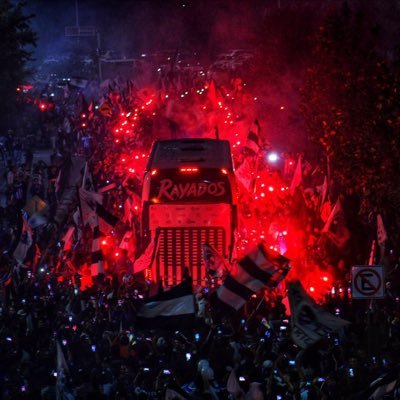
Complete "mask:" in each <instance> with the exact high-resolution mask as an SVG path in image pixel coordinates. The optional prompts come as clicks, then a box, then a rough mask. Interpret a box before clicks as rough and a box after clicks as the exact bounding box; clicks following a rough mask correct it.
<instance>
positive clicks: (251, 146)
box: [244, 118, 261, 154]
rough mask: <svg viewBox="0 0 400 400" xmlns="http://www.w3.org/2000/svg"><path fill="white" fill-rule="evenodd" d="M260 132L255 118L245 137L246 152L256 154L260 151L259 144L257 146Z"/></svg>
mask: <svg viewBox="0 0 400 400" xmlns="http://www.w3.org/2000/svg"><path fill="white" fill-rule="evenodd" d="M260 131H261V127H260V124H259V122H258V120H257V118H256V119H255V120H254V122H253V123H252V125H251V127H250V131H249V133H248V135H247V139H246V143H245V145H244V147H246V148H247V149H248V150H250V151H251V152H253V153H255V154H257V153H258V152H259V151H260V144H259V139H260Z"/></svg>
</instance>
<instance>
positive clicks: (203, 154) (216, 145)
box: [147, 139, 233, 171]
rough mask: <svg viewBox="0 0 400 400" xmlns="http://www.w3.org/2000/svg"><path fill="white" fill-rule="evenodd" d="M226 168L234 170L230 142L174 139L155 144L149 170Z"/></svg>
mask: <svg viewBox="0 0 400 400" xmlns="http://www.w3.org/2000/svg"><path fill="white" fill-rule="evenodd" d="M189 165H190V166H202V167H206V168H226V169H229V170H233V164H232V156H231V149H230V145H229V141H228V140H216V139H174V140H158V141H156V142H154V143H153V147H152V149H151V153H150V158H149V162H148V164H147V170H148V171H149V170H150V169H152V168H179V167H182V166H189Z"/></svg>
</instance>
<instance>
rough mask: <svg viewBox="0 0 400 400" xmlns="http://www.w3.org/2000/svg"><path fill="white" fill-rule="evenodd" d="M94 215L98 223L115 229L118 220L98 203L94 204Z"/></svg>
mask: <svg viewBox="0 0 400 400" xmlns="http://www.w3.org/2000/svg"><path fill="white" fill-rule="evenodd" d="M96 214H97V216H98V217H99V218H100V223H101V222H102V221H104V222H105V223H106V224H107V225H109V226H110V227H111V228H115V227H116V225H117V224H118V222H119V218H118V217H116V216H115V215H114V214H111V213H110V212H109V211H107V210H106V209H105V208H104V207H103V206H102V205H101V204H100V203H96Z"/></svg>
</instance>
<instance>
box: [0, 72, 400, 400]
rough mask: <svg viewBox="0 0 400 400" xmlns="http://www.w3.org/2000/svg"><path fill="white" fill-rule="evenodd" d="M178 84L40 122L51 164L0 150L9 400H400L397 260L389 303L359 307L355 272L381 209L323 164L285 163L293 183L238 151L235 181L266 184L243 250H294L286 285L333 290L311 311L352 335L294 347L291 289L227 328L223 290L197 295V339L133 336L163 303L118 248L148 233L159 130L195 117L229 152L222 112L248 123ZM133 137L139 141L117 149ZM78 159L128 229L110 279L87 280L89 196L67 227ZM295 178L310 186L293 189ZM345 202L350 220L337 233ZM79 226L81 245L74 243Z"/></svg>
mask: <svg viewBox="0 0 400 400" xmlns="http://www.w3.org/2000/svg"><path fill="white" fill-rule="evenodd" d="M167 83H168V85H167V84H166V83H165V82H164V84H162V85H160V88H161V89H160V90H159V91H158V92H155V91H154V90H152V89H142V90H137V88H136V89H134V88H133V84H132V82H127V83H126V87H124V88H123V89H121V86H122V85H121V84H120V85H118V84H116V83H115V84H114V85H111V86H110V87H109V88H108V91H106V92H107V93H103V98H102V99H99V106H98V108H96V107H95V104H94V102H92V103H91V104H87V103H85V101H84V97H83V95H82V93H78V92H77V93H76V95H75V97H74V99H73V100H71V99H70V98H68V99H66V98H63V99H60V104H57V107H55V109H54V110H52V111H51V113H49V114H46V116H45V117H44V116H43V114H39V115H40V118H39V121H40V122H39V123H38V126H39V128H38V129H37V132H38V133H37V135H38V136H39V137H45V138H47V140H48V142H47V148H48V149H49V153H50V154H51V157H49V160H48V163H46V162H44V161H43V160H38V161H35V159H34V154H33V150H34V148H35V146H34V143H28V141H25V138H24V137H23V135H22V134H13V133H12V132H8V133H7V135H6V136H5V138H4V140H3V141H2V142H1V143H2V154H4V159H5V160H6V162H5V168H4V179H5V182H6V184H5V186H4V187H3V190H4V195H5V196H4V198H5V201H4V202H3V207H2V209H1V212H2V216H1V217H2V218H1V220H2V236H1V244H0V250H1V253H2V254H1V266H2V270H1V316H0V320H1V324H0V326H1V330H0V341H1V353H2V354H1V357H0V398H4V399H24V398H26V399H53V398H59V399H102V398H104V399H129V400H130V399H163V398H165V399H175V398H176V399H180V398H183V399H185V398H193V399H208V398H211V399H221V400H222V399H276V400H278V399H310V400H311V399H324V400H325V399H360V400H361V399H368V398H370V396H375V397H371V398H373V399H379V398H388V399H396V398H400V389H399V388H398V386H399V385H398V380H399V372H400V370H399V361H400V360H399V356H398V354H400V353H399V351H398V350H399V345H400V319H399V317H400V316H399V302H400V292H399V288H398V282H400V280H399V279H398V276H397V274H398V271H399V270H400V265H399V263H398V258H397V255H396V252H395V250H393V251H392V250H390V249H389V248H388V249H386V251H384V252H382V256H381V257H379V258H380V260H381V261H382V262H384V265H385V268H386V272H387V276H388V277H390V279H388V282H387V285H386V291H385V298H384V299H381V300H374V301H371V302H366V301H364V300H353V299H352V298H351V291H350V277H349V273H350V266H351V265H352V264H355V263H365V260H366V259H367V258H368V257H369V256H370V254H369V253H370V245H371V242H373V240H374V238H375V236H374V235H375V230H376V222H375V217H376V214H377V210H363V209H362V198H360V195H359V194H358V193H355V192H351V191H344V190H343V189H342V188H340V186H339V185H337V183H335V182H334V181H333V180H329V182H327V184H326V187H325V186H324V176H325V175H326V174H325V173H324V170H325V169H324V167H322V165H323V164H322V162H321V161H320V160H315V159H309V160H308V159H307V157H306V156H305V155H303V156H302V157H297V156H296V157H294V156H287V157H285V165H284V166H283V167H282V168H272V167H271V166H270V165H268V164H267V163H266V162H264V160H265V157H264V156H262V157H259V156H257V155H256V156H255V155H254V154H252V153H250V152H249V150H248V149H245V148H244V147H243V146H242V147H239V146H237V147H235V148H232V150H233V157H234V161H235V165H236V168H237V169H239V168H240V166H241V165H243V164H244V163H246V162H247V163H249V165H250V163H254V165H253V167H254V168H257V173H258V178H257V180H256V181H255V182H253V183H252V184H251V185H249V186H247V187H245V186H246V185H245V184H244V183H243V182H240V184H241V185H242V186H243V187H241V189H240V201H239V204H240V208H239V214H240V221H241V222H240V226H239V232H238V243H239V244H238V249H239V250H240V249H241V248H242V247H243V249H244V251H245V250H246V249H247V248H246V246H245V244H249V245H251V244H252V243H255V242H256V241H258V240H259V238H260V237H261V235H262V236H265V237H266V238H268V239H269V240H270V243H271V246H275V247H277V248H278V250H280V251H283V249H284V247H285V251H286V248H287V255H288V257H289V258H290V259H291V260H292V264H293V266H292V271H291V272H289V275H288V277H291V278H292V279H293V278H299V277H301V278H302V282H303V284H304V286H305V287H306V286H307V287H309V288H311V286H315V285H314V283H315V282H320V281H321V280H320V277H322V276H324V277H325V276H327V280H326V281H324V283H323V284H320V285H319V288H317V287H315V288H314V289H319V290H317V291H318V293H315V296H314V297H315V298H316V300H317V301H318V302H319V303H320V304H321V305H322V306H323V307H324V308H325V309H327V310H329V311H330V312H331V313H332V314H334V315H337V316H340V317H341V318H343V319H345V320H348V321H350V322H351V325H350V326H349V327H346V328H345V329H343V330H341V331H339V332H337V334H332V335H329V336H326V337H324V338H322V339H321V340H320V341H318V342H317V343H316V344H314V345H312V346H310V347H308V348H306V349H303V348H301V347H299V346H298V345H296V343H295V342H294V341H293V340H292V338H291V326H290V323H289V321H290V310H289V309H288V307H287V303H285V301H284V298H285V297H286V288H285V284H284V283H282V284H281V285H279V286H278V287H277V288H275V289H270V290H263V291H262V293H259V294H258V295H257V296H255V297H254V298H251V300H250V301H249V302H248V303H247V304H246V305H245V307H244V309H243V310H241V311H240V312H238V313H236V312H232V313H228V314H225V313H223V312H219V310H218V309H216V308H214V307H213V305H212V304H213V303H212V301H211V298H212V297H211V296H212V292H213V289H212V288H209V287H199V288H196V296H195V297H196V300H197V311H198V312H197V318H196V325H195V326H194V327H193V328H192V329H187V330H182V329H177V330H176V331H172V332H171V331H164V330H151V331H146V330H142V329H139V328H138V327H137V326H136V315H137V310H138V309H139V307H140V305H141V303H142V302H143V299H144V298H146V297H148V296H149V293H150V292H151V291H152V282H151V278H149V276H144V275H143V274H134V272H135V271H134V269H133V262H134V260H135V259H136V258H137V257H138V256H139V255H140V252H141V250H143V249H140V238H135V237H131V242H130V246H128V247H127V248H123V247H121V246H120V243H121V241H122V240H123V238H124V236H125V234H126V233H127V232H128V231H129V232H136V231H137V228H138V220H139V215H140V200H139V199H138V194H139V193H140V187H141V176H140V173H141V168H143V167H142V166H143V165H144V163H145V162H146V158H147V153H148V150H149V147H150V145H151V142H152V141H153V140H154V139H156V138H162V137H159V136H157V135H156V134H155V132H158V131H159V130H160V128H161V127H163V128H166V129H164V130H163V135H165V137H181V136H182V135H186V136H187V135H190V132H191V129H192V128H193V126H194V125H196V123H195V122H196V120H197V118H200V119H201V118H203V117H204V119H205V120H207V124H205V126H201V127H199V130H195V131H193V135H194V136H195V137H201V135H208V134H210V132H212V134H213V135H221V137H226V138H229V139H231V138H230V136H229V135H230V134H231V131H229V130H228V129H226V130H223V129H220V132H218V131H216V130H215V128H214V125H213V124H214V121H215V120H216V119H217V118H220V117H221V113H223V114H224V115H223V118H227V120H229V117H230V110H232V112H233V110H234V111H237V110H238V109H239V108H240V104H241V105H242V106H243V108H244V109H246V107H245V106H246V101H247V100H246V96H241V95H240V93H238V92H242V91H243V87H241V85H240V83H238V82H237V79H236V80H232V81H231V82H230V83H229V82H228V83H225V84H226V86H225V87H223V88H219V87H218V84H217V83H215V82H212V83H209V84H208V89H207V90H208V97H206V98H205V99H202V100H199V98H201V96H202V95H203V92H202V89H201V88H200V87H201V84H202V83H204V82H200V81H199V82H197V83H196V85H197V86H196V87H193V88H190V89H189V90H188V91H186V92H185V91H184V89H182V88H179V90H178V89H177V88H176V85H173V79H172V80H171V79H170V81H168V82H167ZM180 84H182V83H180ZM229 85H231V87H230V86H229ZM168 86H170V87H169V89H168V90H169V91H168V93H166V92H165V90H166V89H165V88H166V87H168ZM230 91H234V92H235V93H236V100H235V101H233V102H231V103H229V102H227V103H226V107H225V104H224V103H222V98H223V97H225V98H226V97H229V96H226V94H228V93H230ZM199 92H200V93H199ZM181 93H182V94H181ZM167 99H168V100H167ZM195 99H196V100H195ZM44 100H45V98H44V99H42V100H41V101H44ZM67 100H68V101H67ZM179 102H182V103H179ZM193 102H196V104H197V105H198V106H199V107H198V108H199V109H203V107H205V108H206V109H207V107H208V108H209V110H208V111H207V113H205V112H204V113H203V114H201V115H200V116H199V115H198V113H200V111H195V110H194V109H193V110H191V111H190V113H187V115H189V114H190V115H189V117H188V116H187V115H186V117H185V119H184V117H183V116H182V115H180V113H181V111H182V110H183V109H184V108H185V107H186V106H187V105H188V104H191V103H193ZM154 103H157V104H154ZM104 104H107V106H104ZM102 106H103V107H102ZM210 110H211V111H210ZM213 110H214V111H213ZM39 113H40V112H39ZM128 114H132V115H130V116H127V115H128ZM156 115H157V116H158V117H157V118H155V117H154V116H156ZM131 117H132V119H130V118H131ZM240 118H242V116H238V119H240ZM127 123H129V124H130V125H131V127H132V128H134V133H133V134H131V135H120V134H119V132H118V131H119V130H121V129H124V130H125V129H127V128H125V126H126V125H127ZM228 125H229V124H228ZM122 127H124V128H122ZM183 132H186V133H185V134H183ZM246 134H247V133H246ZM246 134H245V135H246ZM237 139H238V138H236V137H235V138H234V140H235V142H234V141H233V140H231V141H232V143H237V142H238V141H237ZM242 139H243V140H242V142H244V141H245V140H244V139H245V137H244V138H242ZM259 139H260V142H259V145H260V147H261V149H260V154H264V153H265V154H266V152H267V151H269V150H270V144H268V143H267V141H266V138H264V143H262V135H261V134H260V135H259ZM71 157H81V158H82V160H84V161H85V162H83V163H82V169H81V170H80V171H79V173H78V176H77V177H75V178H76V179H75V180H76V182H77V183H78V185H79V186H82V187H83V188H84V189H88V190H89V189H90V190H96V189H100V188H102V187H106V186H107V185H110V184H115V185H113V188H112V189H110V190H107V191H105V192H104V193H103V195H102V196H103V199H102V200H103V205H104V206H105V207H106V208H107V209H108V210H109V211H111V212H112V213H113V214H115V215H116V216H117V217H118V218H119V220H120V222H119V223H118V224H117V225H116V226H115V227H113V229H111V228H110V229H108V228H106V227H105V229H106V230H107V229H108V231H107V232H103V233H107V236H106V238H107V240H108V246H109V248H108V250H107V249H105V248H104V249H103V251H104V257H105V260H104V261H105V265H106V268H105V269H104V271H102V272H100V273H97V274H93V273H92V274H91V271H90V263H91V260H90V258H91V245H92V241H93V237H92V228H91V227H90V226H89V225H90V224H89V225H86V226H85V221H82V215H79V214H81V213H79V198H78V196H73V198H72V199H70V200H71V201H70V202H71V205H70V207H69V210H70V212H69V213H67V214H66V216H65V218H64V219H60V218H56V214H57V209H58V208H59V207H60V204H61V203H62V200H63V196H64V195H65V193H66V192H67V189H68V187H67V186H68V182H69V181H70V178H71V177H69V176H68V174H70V171H71V163H72V161H71V160H72V158H71ZM124 160H126V162H125V161H124ZM260 160H261V161H260ZM296 166H299V169H300V170H301V174H302V176H301V180H300V181H298V182H296V179H295V178H296V169H297V168H296ZM89 176H90V179H89ZM242 176H243V175H242ZM72 178H74V177H72ZM72 180H73V179H72ZM264 188H267V189H264ZM269 188H272V190H271V189H269ZM276 192H279V194H276ZM64 197H65V196H64ZM34 198H39V199H40V200H41V201H43V202H44V203H45V205H46V207H45V208H44V209H43V210H41V211H40V213H39V214H40V216H41V217H43V219H42V220H41V221H42V222H41V223H40V225H38V226H36V225H33V227H32V226H31V229H30V234H31V235H32V237H31V246H30V247H29V251H27V253H26V254H24V259H23V260H16V259H15V257H14V255H15V248H16V246H17V245H18V243H19V242H20V241H21V238H20V234H21V231H22V230H23V223H22V222H21V221H22V219H23V218H25V219H26V220H27V221H28V222H29V221H30V219H31V218H32V216H33V215H35V212H33V211H30V212H29V210H28V211H27V208H28V207H27V204H28V203H29V201H31V200H32V199H34ZM338 199H339V201H340V204H341V207H342V210H343V213H342V214H343V215H341V217H340V218H341V219H340V218H339V219H336V220H335V222H334V223H333V222H332V221H331V222H330V223H329V216H330V215H331V214H332V210H333V209H334V206H335V204H339V203H337V200H338ZM127 205H128V210H127ZM21 210H23V213H22V214H21ZM75 210H78V212H75ZM328 223H329V224H328ZM327 224H328V225H329V226H328V225H327ZM70 227H72V228H73V234H72V236H70V237H69V238H68V239H66V233H67V232H68V230H69V228H70ZM264 231H265V232H264ZM361 232H364V235H361ZM133 236H135V235H133ZM66 242H68V246H67V243H66ZM386 243H387V244H390V242H389V241H387V240H386ZM117 250H118V253H120V255H119V256H118V257H117V256H116V255H115V252H116V251H117ZM375 258H378V256H375ZM164 289H165V290H166V289H167V288H164ZM311 292H312V291H311ZM310 294H311V295H312V294H313V293H310ZM204 304H206V305H204ZM285 304H286V305H285ZM204 310H205V311H204ZM379 377H383V378H382V379H381V380H380V381H376V379H378V378H379ZM386 385H391V386H390V387H386ZM378 390H380V391H381V392H379V393H378V394H377V391H378ZM386 392H387V393H388V394H386ZM383 396H386V397H383Z"/></svg>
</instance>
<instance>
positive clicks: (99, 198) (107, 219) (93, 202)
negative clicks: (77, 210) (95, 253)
mask: <svg viewBox="0 0 400 400" xmlns="http://www.w3.org/2000/svg"><path fill="white" fill-rule="evenodd" d="M79 199H80V203H81V210H82V219H83V224H84V225H86V224H87V223H88V222H89V223H91V222H92V220H93V217H99V218H100V224H101V227H102V228H103V232H106V231H108V230H110V229H111V228H115V226H116V225H117V223H118V222H119V218H118V217H116V216H115V215H113V214H112V213H110V212H109V211H108V210H107V209H106V208H105V207H104V206H103V205H102V202H103V195H102V194H101V193H97V192H90V191H88V190H85V189H82V188H81V189H79ZM104 223H105V224H106V225H104Z"/></svg>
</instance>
